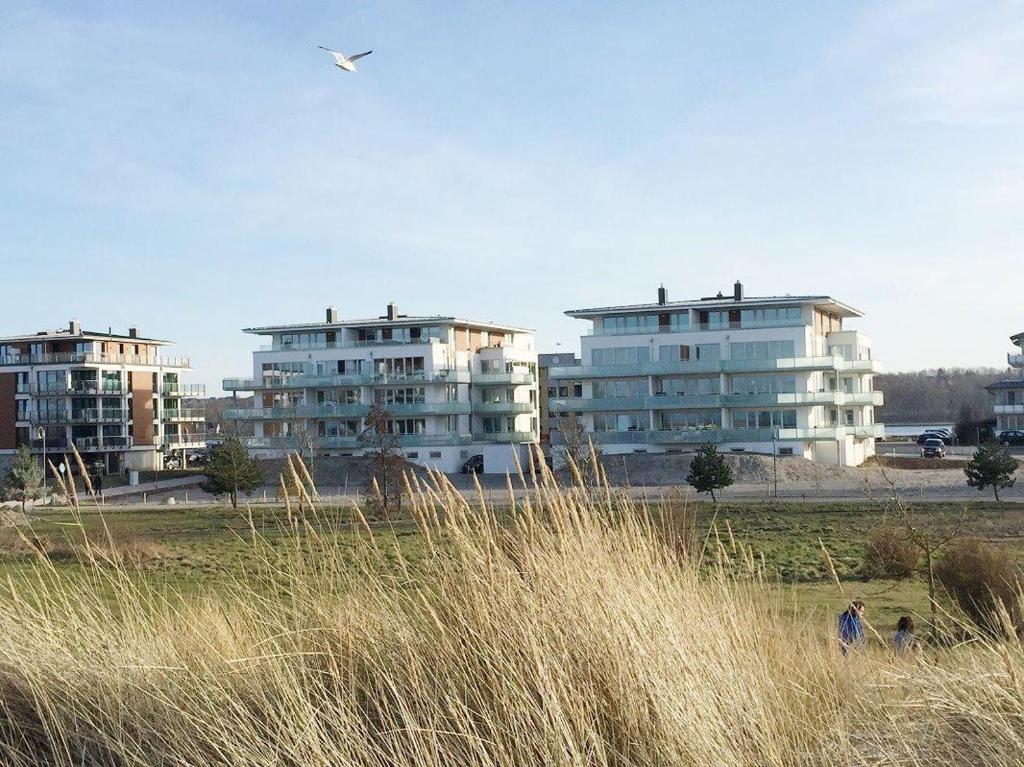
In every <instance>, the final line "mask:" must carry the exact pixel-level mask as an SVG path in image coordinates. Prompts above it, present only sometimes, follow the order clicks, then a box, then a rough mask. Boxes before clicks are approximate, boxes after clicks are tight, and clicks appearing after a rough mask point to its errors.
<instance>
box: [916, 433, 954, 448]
mask: <svg viewBox="0 0 1024 767" xmlns="http://www.w3.org/2000/svg"><path fill="white" fill-rule="evenodd" d="M930 439H937V440H939V441H940V442H942V444H944V445H952V444H953V435H952V434H949V433H944V432H936V431H926V432H925V433H924V434H922V435H921V436H920V437H918V438H917V444H919V445H923V444H924V443H925V442H927V441H928V440H930Z"/></svg>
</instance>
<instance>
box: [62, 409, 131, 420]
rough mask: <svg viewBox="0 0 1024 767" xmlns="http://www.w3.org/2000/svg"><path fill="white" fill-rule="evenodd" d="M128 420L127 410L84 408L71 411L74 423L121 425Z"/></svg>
mask: <svg viewBox="0 0 1024 767" xmlns="http://www.w3.org/2000/svg"><path fill="white" fill-rule="evenodd" d="M127 419H128V411H127V410H115V409H109V410H108V409H106V408H103V409H99V408H83V409H82V410H72V411H71V421H72V422H73V423H121V422H123V421H126V420H127Z"/></svg>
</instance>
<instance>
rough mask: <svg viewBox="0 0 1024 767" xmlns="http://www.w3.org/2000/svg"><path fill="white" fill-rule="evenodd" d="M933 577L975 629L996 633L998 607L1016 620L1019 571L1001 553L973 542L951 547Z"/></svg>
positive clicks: (968, 540)
mask: <svg viewBox="0 0 1024 767" xmlns="http://www.w3.org/2000/svg"><path fill="white" fill-rule="evenodd" d="M935 576H936V577H937V578H938V580H939V582H940V583H941V584H942V585H943V586H944V587H945V588H946V590H947V591H948V592H949V593H950V594H951V595H952V596H953V598H954V599H955V600H956V603H957V604H958V605H959V606H960V609H961V610H963V611H964V613H966V614H967V616H968V617H969V618H970V619H971V620H972V621H973V622H974V624H975V625H976V626H978V628H980V629H983V630H985V631H989V632H992V633H998V630H999V620H998V618H997V616H996V611H997V608H998V605H999V604H1000V603H1002V605H1003V606H1004V607H1005V608H1006V610H1007V611H1008V612H1009V613H1010V616H1011V618H1013V619H1014V620H1016V618H1017V616H1018V614H1019V603H1018V594H1019V589H1020V585H1019V578H1020V570H1019V569H1018V567H1017V565H1016V564H1015V563H1014V562H1013V560H1012V559H1011V558H1010V556H1009V554H1007V552H1006V550H1005V549H1002V548H1000V547H998V546H993V545H992V544H990V543H987V542H985V541H982V540H979V539H977V538H967V539H964V540H962V541H959V542H957V543H954V544H951V545H950V547H949V548H948V549H947V550H946V552H945V553H944V554H943V555H942V558H941V559H940V560H939V561H938V563H936V566H935Z"/></svg>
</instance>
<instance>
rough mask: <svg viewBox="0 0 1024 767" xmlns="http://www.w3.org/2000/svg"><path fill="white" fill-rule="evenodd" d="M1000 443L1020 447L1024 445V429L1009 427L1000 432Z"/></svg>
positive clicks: (1005, 445) (1004, 445)
mask: <svg viewBox="0 0 1024 767" xmlns="http://www.w3.org/2000/svg"><path fill="white" fill-rule="evenodd" d="M999 444H1000V445H1002V446H1003V447H1009V446H1011V445H1013V446H1014V447H1019V446H1020V445H1024V431H1021V430H1020V429H1007V430H1006V431H1002V432H1000V433H999Z"/></svg>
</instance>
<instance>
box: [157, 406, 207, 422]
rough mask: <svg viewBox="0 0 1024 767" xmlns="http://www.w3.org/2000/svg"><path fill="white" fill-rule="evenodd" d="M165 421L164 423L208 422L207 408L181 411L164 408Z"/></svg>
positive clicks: (182, 409) (183, 409)
mask: <svg viewBox="0 0 1024 767" xmlns="http://www.w3.org/2000/svg"><path fill="white" fill-rule="evenodd" d="M163 420H164V421H171V422H180V421H205V420H206V409H205V408H181V409H170V408H164V411H163Z"/></svg>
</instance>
